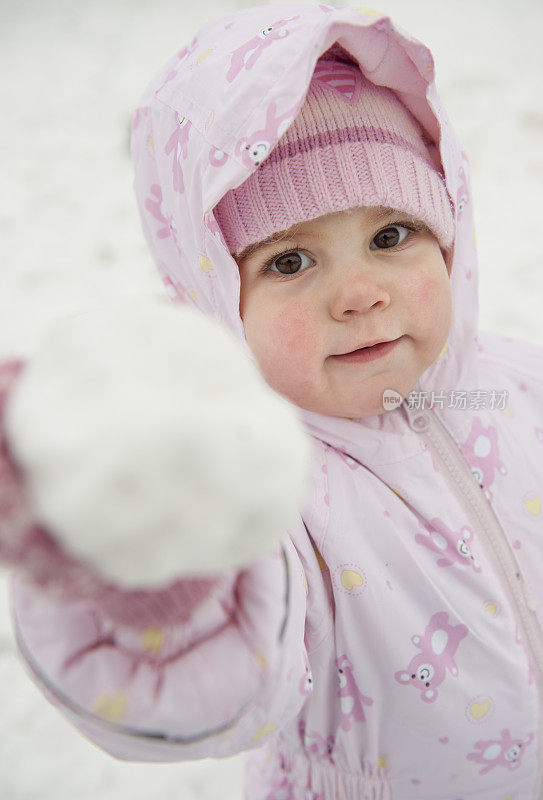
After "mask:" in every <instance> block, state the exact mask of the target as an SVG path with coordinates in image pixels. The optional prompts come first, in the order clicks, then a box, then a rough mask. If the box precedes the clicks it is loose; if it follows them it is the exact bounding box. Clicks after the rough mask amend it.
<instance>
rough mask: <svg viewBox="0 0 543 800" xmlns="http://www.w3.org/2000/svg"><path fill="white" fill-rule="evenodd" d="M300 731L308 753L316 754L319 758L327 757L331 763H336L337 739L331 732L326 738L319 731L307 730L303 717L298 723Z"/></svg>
mask: <svg viewBox="0 0 543 800" xmlns="http://www.w3.org/2000/svg"><path fill="white" fill-rule="evenodd" d="M298 732H299V734H300V739H301V741H302V744H303V746H304V748H305V749H306V750H307V752H308V753H311V754H313V755H316V756H317V758H319V759H325V760H326V761H329V762H330V764H335V761H334V753H335V751H336V750H337V747H336V740H335V737H334V735H333V734H332V733H331V734H329V735H328V736H327V738H326V739H325V738H324V736H322V735H321V734H320V733H319V732H318V731H311V733H309V732H308V731H307V726H306V722H305V720H304V719H301V720H300V722H299V723H298Z"/></svg>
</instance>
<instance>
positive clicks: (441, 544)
mask: <svg viewBox="0 0 543 800" xmlns="http://www.w3.org/2000/svg"><path fill="white" fill-rule="evenodd" d="M419 524H420V525H421V527H422V528H424V529H425V530H426V531H428V534H429V536H425V535H424V534H421V533H417V535H416V536H415V541H416V542H417V544H422V545H424V547H427V548H428V549H429V550H432V551H433V552H434V553H438V555H439V556H440V558H438V559H437V562H436V563H437V565H438V567H450V566H452V565H453V564H460V565H461V566H465V567H469V566H471V567H473V570H474V571H475V572H481V571H482V568H481V567H480V565H479V564H478V562H477V561H476V560H475V556H474V555H473V553H472V552H471V549H470V542H471V540H472V539H473V535H474V534H473V531H472V530H471V528H469V527H468V526H467V525H462V527H461V528H460V531H459V532H456V531H453V530H451V528H449V527H447V525H445V523H444V522H443V520H441V519H439V518H438V517H434V518H433V519H431V520H430V522H429V523H426V524H424V525H423V524H422V523H419Z"/></svg>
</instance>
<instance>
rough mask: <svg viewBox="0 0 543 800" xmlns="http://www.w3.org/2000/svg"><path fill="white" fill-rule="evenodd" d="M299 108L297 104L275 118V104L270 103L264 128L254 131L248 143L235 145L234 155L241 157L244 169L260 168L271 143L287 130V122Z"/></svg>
mask: <svg viewBox="0 0 543 800" xmlns="http://www.w3.org/2000/svg"><path fill="white" fill-rule="evenodd" d="M299 106H300V103H297V104H296V105H295V106H293V107H292V108H290V109H288V111H285V113H284V114H281V116H278V117H277V116H276V112H277V103H275V102H272V103H270V105H269V106H268V108H267V111H266V122H265V125H264V127H263V128H261V129H260V130H258V131H255V132H254V133H253V134H252V136H251V139H250V141H248V140H247V139H240V140H239V141H238V143H237V144H236V147H235V150H234V154H235V155H236V156H240V157H241V160H242V161H243V163H244V164H245V166H246V167H248V168H249V169H253V168H254V166H255V165H256V166H257V167H258V166H260V164H261V163H262V162H263V161H264V159H265V158H266V157H267V156H268V154H269V152H270V150H271V147H272V142H274V141H276V140H277V139H280V138H281V136H282V134H283V132H284V131H285V130H286V129H287V128H288V125H289V122H290V121H291V120H292V119H294V117H295V116H296V114H297V112H298V109H299Z"/></svg>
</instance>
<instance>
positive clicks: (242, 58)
mask: <svg viewBox="0 0 543 800" xmlns="http://www.w3.org/2000/svg"><path fill="white" fill-rule="evenodd" d="M296 19H300V17H299V16H296V17H290V18H289V19H278V20H277V21H276V22H272V24H271V25H269V26H268V27H267V28H264V29H263V30H262V31H259V32H258V33H257V34H256V36H253V38H252V39H249V41H247V42H244V43H243V44H242V45H241V47H238V48H236V49H235V50H234V52H233V53H232V57H231V59H230V67H229V69H228V72H227V73H226V80H227V81H228V83H232V81H233V80H234V78H235V77H236V76H237V75H239V73H240V72H241V70H242V69H243V68H245V69H252V67H254V65H255V64H256V62H257V61H258V59H259V58H260V56H261V55H262V53H263V52H264V50H265V49H266V47H269V46H270V45H271V43H272V42H275V41H277V39H284V38H285V37H286V36H288V35H289V31H288V29H285V28H284V26H285V25H286V24H287V22H293V21H294V20H296ZM249 54H250V55H249Z"/></svg>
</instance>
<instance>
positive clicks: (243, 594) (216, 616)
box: [0, 306, 310, 761]
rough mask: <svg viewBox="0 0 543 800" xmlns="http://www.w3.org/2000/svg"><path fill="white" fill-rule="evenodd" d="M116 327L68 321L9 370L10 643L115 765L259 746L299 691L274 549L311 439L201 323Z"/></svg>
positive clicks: (296, 579) (3, 388) (2, 450)
mask: <svg viewBox="0 0 543 800" xmlns="http://www.w3.org/2000/svg"><path fill="white" fill-rule="evenodd" d="M172 314H173V315H177V316H174V317H172V316H171V315H172ZM167 318H168V319H167ZM108 320H109V321H108ZM92 322H94V323H97V322H98V323H99V327H95V326H94V328H93V329H94V331H95V336H94V338H93V337H91V339H89V338H88V333H89V330H90V328H89V324H90V323H92ZM136 322H137V324H138V330H139V334H136V333H135V328H134V325H135V324H136ZM110 323H111V317H108V316H107V314H106V315H105V316H104V315H102V317H100V315H96V317H95V319H94V321H93V320H92V318H91V317H90V316H87V317H86V318H85V319H84V318H83V317H81V318H79V319H76V318H74V319H73V320H71V321H65V322H64V323H63V325H64V328H63V329H62V326H61V327H60V328H59V329H58V331H60V333H59V334H58V335H60V339H59V338H58V336H57V339H56V344H55V339H54V337H53V338H50V339H49V342H48V344H47V343H46V346H45V348H44V350H43V351H42V352H41V353H38V355H37V357H36V359H35V363H29V364H22V363H14V362H12V363H9V364H4V365H2V366H1V367H0V557H1V558H2V560H3V561H4V562H5V563H8V564H11V565H14V566H15V567H16V569H15V572H14V576H13V579H12V609H13V620H14V630H15V635H16V639H17V644H18V648H19V651H20V653H21V655H22V657H23V659H24V662H25V664H26V665H27V668H28V671H29V673H30V675H31V676H32V677H33V679H34V680H35V681H36V682H37V683H38V685H39V686H40V688H41V689H42V690H43V692H44V694H45V695H46V697H47V698H48V699H49V700H50V701H51V702H53V703H54V704H55V705H56V706H58V707H59V708H60V710H61V711H62V712H63V713H64V714H65V715H66V716H67V717H68V718H70V719H71V720H72V721H73V722H74V724H75V725H76V726H77V727H78V728H79V729H80V730H81V731H82V732H83V733H84V734H85V735H86V736H88V737H89V738H90V739H91V740H93V741H94V742H95V743H96V744H98V745H99V746H100V747H102V748H103V749H104V750H106V751H108V752H110V753H112V754H113V755H115V756H117V757H119V758H124V759H136V760H156V761H170V760H171V761H180V760H188V759H195V758H203V757H207V756H213V757H221V756H227V755H231V754H234V753H236V752H239V751H241V750H244V749H250V748H252V747H259V746H261V745H262V744H263V743H264V742H265V741H266V739H267V738H268V737H269V736H270V735H271V734H273V733H274V732H276V731H277V730H278V729H279V728H280V727H281V726H282V725H283V724H285V722H287V721H288V720H290V719H292V718H293V717H294V716H295V715H296V714H297V713H298V711H299V709H300V708H301V706H302V705H303V703H304V700H305V699H306V697H307V693H308V691H309V689H308V687H309V686H310V684H309V683H308V681H307V680H306V677H307V675H308V669H309V667H308V662H307V655H306V651H305V648H304V624H305V608H306V600H305V598H306V587H305V580H304V574H303V568H302V565H301V562H300V559H299V557H298V554H297V551H296V549H295V548H294V546H293V544H292V541H291V539H290V537H289V536H288V535H283V538H281V535H282V534H284V532H285V531H290V532H294V530H295V528H296V526H301V527H303V523H302V520H301V518H300V517H299V516H298V515H297V514H296V513H294V514H293V508H296V507H297V504H298V503H299V502H300V501H301V496H300V495H301V493H302V492H303V491H304V489H303V487H304V486H305V469H306V459H307V451H306V450H305V447H306V443H305V441H304V436H305V435H304V434H303V432H302V430H301V427H300V426H299V423H298V422H297V420H295V418H294V414H293V411H292V410H291V409H290V408H289V407H287V404H286V403H284V404H283V402H282V398H278V397H277V396H276V395H273V393H271V392H268V390H267V387H265V386H263V385H259V376H258V377H257V375H256V371H255V370H254V368H253V367H252V365H249V364H248V360H247V357H246V356H245V354H243V353H242V350H241V348H239V349H238V348H237V343H234V342H230V341H228V342H226V341H224V342H222V341H221V337H222V336H223V335H224V334H223V333H219V332H218V329H217V326H214V325H213V324H212V323H210V322H209V321H207V320H205V319H204V318H202V317H201V315H200V314H195V312H189V311H188V310H186V309H181V308H178V307H175V308H173V307H172V308H169V307H168V308H166V307H164V306H160V314H158V313H157V309H147V310H145V309H143V310H141V311H139V312H138V311H136V312H130V314H129V315H128V316H126V314H125V313H124V312H122V313H119V327H118V333H119V335H118V336H117V333H116V331H115V332H113V335H112V329H111V324H110ZM86 326H87V327H86ZM168 326H170V327H169V330H167V328H168ZM164 334H166V340H164V338H161V336H162V337H163V335H164ZM176 336H177V337H179V338H180V339H183V337H185V339H186V337H189V339H188V340H189V341H190V351H191V352H192V353H193V355H194V358H195V360H194V359H190V358H188V356H187V352H188V350H187V348H186V346H185V353H184V355H183V352H182V351H183V348H182V347H181V348H180V347H179V346H178V344H177V343H176ZM85 337H87V338H85ZM108 337H109V343H108V354H106V353H105V351H104V349H103V347H104V343H105V342H106V340H108ZM146 339H147V343H146ZM60 341H64V343H65V344H64V345H63V347H64V353H63V354H61V353H59V352H58V345H59V342H60ZM157 341H160V346H157V345H156V344H153V342H157ZM94 345H96V346H95V347H94ZM153 348H154V351H153ZM232 348H233V349H232ZM61 349H62V347H61ZM142 351H145V352H142ZM213 353H214V357H212V354H213ZM74 354H75V355H77V357H76V358H75V360H74ZM176 357H177V359H178V360H177V362H176V363H172V358H173V359H175V358H176ZM93 358H96V363H93ZM153 358H154V360H155V362H156V363H155V367H154V368H153V367H151V366H150V364H151V361H152V360H153ZM130 359H132V363H127V360H128V361H130ZM161 359H162V363H160V361H161ZM179 359H181V360H179ZM183 359H184V360H183ZM236 359H238V360H237V361H236ZM100 361H101V362H102V367H103V374H102V375H101V376H98V375H97V373H96V369H97V368H98V367H97V364H99V363H100ZM108 362H109V364H108ZM121 362H122V363H121ZM202 362H204V363H202ZM77 363H79V365H80V368H78V370H77V369H76V370H75V372H74V365H75V364H77ZM115 363H117V370H116V373H115V374H114V375H111V374H110V373H111V370H110V369H109V368H108V367H111V366H112V365H114V364H115ZM85 365H86V368H85ZM31 367H32V369H31ZM176 367H177V368H178V370H179V371H178V372H177V374H181V375H182V376H184V380H183V383H182V385H183V392H184V394H183V397H180V396H179V394H178V392H179V386H178V385H177V384H176V380H175V379H172V378H171V377H168V376H169V375H170V371H172V370H173V371H174V372H176ZM232 370H233V371H232ZM210 371H214V375H213V376H212V374H211V372H210ZM251 371H254V372H255V374H254V375H253V376H252V377H251ZM161 376H162V377H161ZM99 377H100V380H97V379H98V378H99ZM25 378H26V380H24V379H25ZM228 378H229V379H228ZM138 381H139V389H138V386H137V384H138ZM252 381H254V382H252ZM210 385H211V386H212V388H213V390H214V392H215V394H214V393H213V392H212V393H211V395H210V394H209V392H208V391H207V390H209V388H210ZM55 386H56V389H55ZM204 389H206V391H204ZM125 390H126V391H125ZM134 392H137V393H139V398H138V397H135V396H134V397H133V400H132V403H131V407H130V408H126V407H125V414H124V418H123V415H119V413H118V412H119V409H120V408H121V406H122V404H123V403H125V401H126V395H129V396H132V395H133V394H134ZM216 392H219V394H218V395H217V394H216ZM221 392H222V394H221ZM165 393H166V394H168V397H167V398H164V397H163V395H164V394H165ZM236 395H237V398H236ZM242 395H243V397H244V401H245V402H244V404H243V405H242V406H241V410H243V409H245V410H246V413H245V414H244V413H240V410H239V406H238V411H237V412H236V402H235V401H236V399H238V400H241V397H242ZM100 396H101V398H102V401H101V400H100ZM123 398H124V399H123ZM213 398H214V399H213ZM63 403H64V404H65V405H64V407H63ZM254 403H256V404H257V408H255V406H254ZM153 404H155V405H153ZM176 407H177V416H175V413H174V415H173V416H172V413H173V411H174V410H175V408H176ZM198 407H199V409H200V412H201V413H200V414H198V413H196V412H197V409H198ZM53 408H56V410H57V411H58V417H56V418H55V413H53V411H52V409H53ZM38 409H39V411H37V410H38ZM70 409H71V410H70ZM36 413H41V415H42V418H41V420H40V425H37V426H36V427H35V428H34V427H33V424H32V419H35V417H36ZM70 414H71V415H72V418H71V419H70V418H69V417H70ZM209 415H211V417H212V418H213V421H212V422H211V423H210V422H209ZM202 420H206V426H207V427H206V426H203V425H202ZM59 424H60V428H58V427H56V426H58V425H59ZM98 432H99V433H100V436H98ZM270 432H271V435H270ZM172 438H173V440H174V442H173V446H172V447H171V448H170V447H169V445H168V441H169V440H171V439H172ZM92 442H93V443H94V445H93V446H92ZM51 447H53V448H54V452H51V450H50V448H51ZM48 448H49V449H48ZM55 448H56V449H55ZM206 453H207V454H208V456H207V458H206V457H205V454H206ZM211 454H213V458H211V457H210V455H211ZM101 473H104V474H101ZM168 476H169V478H170V479H171V482H170V481H169V478H168ZM289 483H290V486H289ZM187 484H188V488H187ZM176 487H177V497H176V495H175V489H176ZM293 487H294V488H293ZM172 492H173V494H172ZM157 493H158V498H156V503H154V501H153V498H154V497H155V495H156V494H157ZM191 493H192V497H191ZM176 499H177V502H174V501H175V500H176ZM211 503H214V507H208V506H209V505H210V504H211ZM97 505H100V506H102V508H101V509H100V514H101V515H102V516H100V514H98V512H94V511H93V508H94V507H95V506H97ZM198 509H199V510H200V513H197V512H198ZM161 510H162V511H163V513H161ZM97 514H98V515H97ZM108 515H109V516H108ZM89 518H90V527H89ZM93 524H94V526H95V527H94V528H93V527H92V525H93ZM274 525H275V526H276V527H275V536H274V534H273V528H274ZM278 525H280V527H277V526H278ZM131 530H132V531H133V537H131V536H130V531H131ZM89 536H90V537H93V540H92V541H91V542H89V541H88V538H89ZM123 554H124V558H123ZM146 565H148V567H149V568H148V570H147V569H146Z"/></svg>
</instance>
